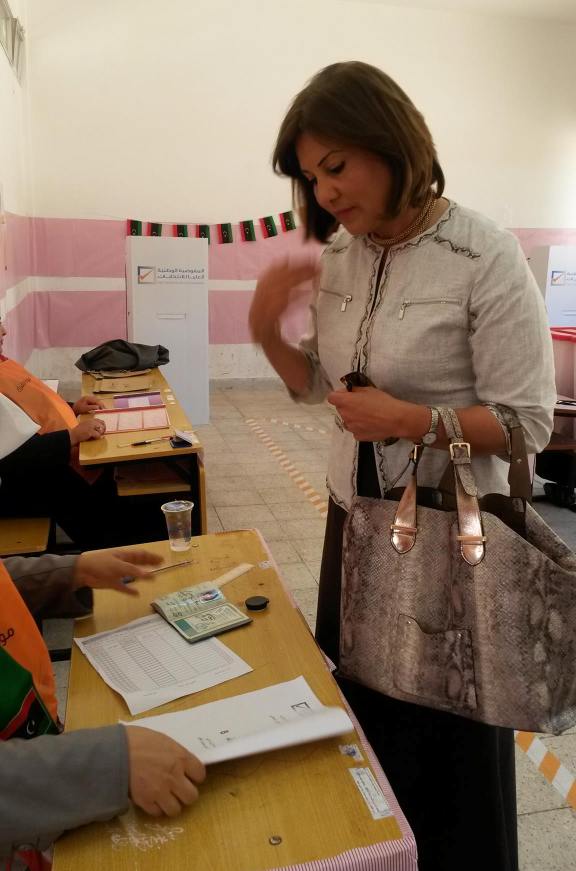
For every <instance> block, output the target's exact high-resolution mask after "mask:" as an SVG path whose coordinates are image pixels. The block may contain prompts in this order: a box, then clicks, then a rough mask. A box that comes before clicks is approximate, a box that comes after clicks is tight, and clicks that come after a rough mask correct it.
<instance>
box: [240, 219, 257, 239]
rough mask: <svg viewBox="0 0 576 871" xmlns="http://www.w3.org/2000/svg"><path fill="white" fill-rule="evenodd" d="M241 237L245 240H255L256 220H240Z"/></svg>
mask: <svg viewBox="0 0 576 871" xmlns="http://www.w3.org/2000/svg"><path fill="white" fill-rule="evenodd" d="M240 238H241V239H242V241H243V242H255V241H256V233H255V231H254V221H240Z"/></svg>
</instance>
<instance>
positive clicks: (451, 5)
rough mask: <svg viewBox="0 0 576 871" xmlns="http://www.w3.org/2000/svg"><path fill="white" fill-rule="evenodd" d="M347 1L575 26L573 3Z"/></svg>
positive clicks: (566, 0)
mask: <svg viewBox="0 0 576 871" xmlns="http://www.w3.org/2000/svg"><path fill="white" fill-rule="evenodd" d="M348 2H352V3H353V2H369V3H379V4H380V5H382V6H399V7H407V6H411V7H414V8H419V9H443V10H453V11H455V12H456V11H457V12H476V13H483V14H486V15H507V16H516V17H518V18H540V19H542V20H548V21H563V22H567V23H571V24H576V0H348ZM575 50H576V49H575Z"/></svg>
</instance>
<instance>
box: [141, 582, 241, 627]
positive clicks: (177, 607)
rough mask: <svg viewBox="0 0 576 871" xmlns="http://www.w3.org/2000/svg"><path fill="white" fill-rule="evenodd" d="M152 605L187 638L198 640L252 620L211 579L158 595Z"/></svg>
mask: <svg viewBox="0 0 576 871" xmlns="http://www.w3.org/2000/svg"><path fill="white" fill-rule="evenodd" d="M152 607H153V608H155V609H156V611H158V613H159V614H161V615H162V617H164V619H165V620H167V621H168V623H170V625H171V626H173V627H174V629H176V631H177V632H179V633H180V635H182V637H183V638H185V639H186V641H201V640H202V639H203V638H210V637H211V636H212V635H219V634H220V633H221V632H227V631H228V630H229V629H235V628H236V627H237V626H243V625H244V624H245V623H251V622H252V620H251V618H250V617H248V616H247V615H246V614H244V612H243V611H241V610H240V609H239V608H237V607H236V605H233V604H232V602H229V601H228V600H227V599H226V597H225V596H224V593H223V592H222V590H220V589H219V587H218V586H216V585H215V584H214V582H213V581H205V582H204V583H202V584H194V585H193V586H190V587H183V588H182V589H181V590H176V592H174V593H169V594H168V595H167V596H161V597H160V598H159V599H154V601H153V602H152Z"/></svg>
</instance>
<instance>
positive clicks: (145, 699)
mask: <svg viewBox="0 0 576 871" xmlns="http://www.w3.org/2000/svg"><path fill="white" fill-rule="evenodd" d="M76 643H77V645H78V646H79V648H80V650H81V651H82V653H83V654H84V655H85V656H86V657H87V659H88V660H89V661H90V663H91V664H92V665H93V666H94V668H95V669H96V671H97V672H98V674H99V675H100V676H101V677H102V678H103V680H105V681H106V683H107V684H108V686H110V687H112V689H113V690H116V692H117V693H120V695H121V696H122V698H123V699H124V701H125V702H126V704H127V705H128V710H129V711H130V713H131V714H141V713H142V712H143V711H149V710H150V709H151V708H155V707H157V706H158V705H164V704H166V702H171V701H173V700H174V699H179V698H181V697H182V696H187V695H189V694H190V693H197V692H199V691H200V690H204V689H207V688H208V687H212V686H216V684H219V683H224V681H227V680H231V679H232V678H234V677H239V676H240V675H242V674H247V673H248V672H249V671H252V668H251V666H249V665H248V663H247V662H244V660H243V659H240V657H239V656H237V655H236V654H235V653H233V652H232V651H231V650H230V649H229V648H228V647H226V645H225V644H222V642H221V641H218V640H217V639H216V638H208V639H206V641H198V642H197V643H196V644H189V643H188V642H187V641H185V640H184V639H183V638H181V636H180V635H178V633H177V632H176V631H175V630H174V629H173V628H172V627H171V626H170V625H169V624H168V623H166V621H165V620H164V619H163V618H162V617H161V616H160V615H159V614H152V615H151V616H149V617H142V618H141V619H140V620H133V621H132V622H131V623H127V624H126V625H125V626H121V627H119V628H118V629H113V630H111V631H109V632H99V633H98V634H97V635H90V636H88V637H86V638H77V639H76Z"/></svg>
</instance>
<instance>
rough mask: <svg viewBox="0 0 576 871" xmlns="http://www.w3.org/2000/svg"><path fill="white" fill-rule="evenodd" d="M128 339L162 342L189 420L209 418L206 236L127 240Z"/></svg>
mask: <svg viewBox="0 0 576 871" xmlns="http://www.w3.org/2000/svg"><path fill="white" fill-rule="evenodd" d="M126 283H127V291H128V338H129V340H130V341H131V342H140V343H143V344H146V345H164V347H166V348H168V350H169V352H170V363H169V364H168V365H166V366H163V367H162V371H163V373H164V375H165V376H166V378H167V380H168V381H169V382H170V385H171V386H172V387H173V388H174V391H175V393H176V397H177V399H178V401H179V403H180V405H181V406H182V407H183V409H184V410H185V412H186V414H187V416H188V417H189V418H190V420H191V422H192V424H194V425H199V424H205V423H208V421H209V417H210V411H209V399H208V240H207V239H192V238H186V237H183V238H178V237H167V238H162V237H158V236H129V237H128V238H127V239H126Z"/></svg>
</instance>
